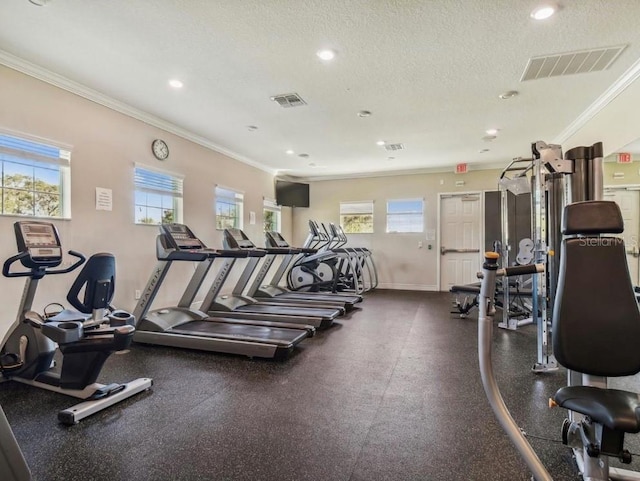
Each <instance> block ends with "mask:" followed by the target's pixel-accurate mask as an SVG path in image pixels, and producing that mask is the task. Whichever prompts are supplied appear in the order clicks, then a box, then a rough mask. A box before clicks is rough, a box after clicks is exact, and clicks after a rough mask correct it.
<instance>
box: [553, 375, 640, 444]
mask: <svg viewBox="0 0 640 481" xmlns="http://www.w3.org/2000/svg"><path fill="white" fill-rule="evenodd" d="M554 400H555V402H556V403H557V404H558V406H560V407H563V408H565V409H569V410H571V411H575V412H578V413H580V414H584V415H585V416H589V417H590V418H591V419H592V420H593V421H595V422H596V423H599V424H602V425H604V426H606V427H608V428H610V429H614V430H617V431H624V432H625V433H637V432H640V396H638V394H636V393H632V392H627V391H620V390H618V389H600V388H597V387H593V386H566V387H563V388H560V389H559V390H558V391H557V392H556V394H555V396H554Z"/></svg>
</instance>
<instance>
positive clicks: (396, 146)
mask: <svg viewBox="0 0 640 481" xmlns="http://www.w3.org/2000/svg"><path fill="white" fill-rule="evenodd" d="M384 148H385V149H387V150H391V151H393V150H403V149H404V145H402V144H385V146H384Z"/></svg>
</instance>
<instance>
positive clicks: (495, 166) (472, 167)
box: [278, 160, 509, 182]
mask: <svg viewBox="0 0 640 481" xmlns="http://www.w3.org/2000/svg"><path fill="white" fill-rule="evenodd" d="M508 164H509V160H505V161H504V162H487V163H474V164H468V166H469V170H468V172H478V171H481V170H502V169H504V168H505V167H506V166H507V165H508ZM421 174H455V165H450V166H446V165H444V166H438V167H426V168H421V169H406V170H384V171H377V172H354V173H351V174H336V175H311V176H295V175H291V174H285V175H280V176H278V178H287V179H290V180H293V181H304V182H321V181H323V180H347V179H366V178H372V177H398V176H402V175H421ZM459 175H460V176H461V177H460V179H462V178H463V176H464V174H459Z"/></svg>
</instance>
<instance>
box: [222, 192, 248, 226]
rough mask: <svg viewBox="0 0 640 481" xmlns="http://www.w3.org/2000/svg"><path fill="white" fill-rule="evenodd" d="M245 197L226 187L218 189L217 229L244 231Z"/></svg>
mask: <svg viewBox="0 0 640 481" xmlns="http://www.w3.org/2000/svg"><path fill="white" fill-rule="evenodd" d="M243 200H244V195H243V194H242V193H241V192H237V191H235V190H232V189H228V188H226V187H216V229H219V230H223V229H229V228H236V229H242V212H243Z"/></svg>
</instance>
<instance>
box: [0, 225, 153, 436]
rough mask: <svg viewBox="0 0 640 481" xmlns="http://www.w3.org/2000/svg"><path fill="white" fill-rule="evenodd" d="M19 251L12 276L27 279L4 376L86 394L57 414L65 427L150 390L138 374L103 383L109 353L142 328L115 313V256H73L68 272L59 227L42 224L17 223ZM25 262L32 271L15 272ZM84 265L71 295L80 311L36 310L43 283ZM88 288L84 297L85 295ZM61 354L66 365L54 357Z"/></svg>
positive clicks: (1, 354)
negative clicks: (126, 380)
mask: <svg viewBox="0 0 640 481" xmlns="http://www.w3.org/2000/svg"><path fill="white" fill-rule="evenodd" d="M14 229H15V235H16V243H17V246H18V251H19V253H18V254H17V255H15V256H13V257H10V258H9V259H7V260H6V261H5V263H4V265H3V269H2V274H3V275H4V276H5V277H27V281H26V284H25V288H24V291H23V294H22V298H21V301H20V306H19V308H18V315H17V317H16V320H15V322H14V324H13V325H12V326H11V328H10V329H9V331H8V332H7V334H6V335H5V339H3V341H2V344H1V345H2V350H1V351H0V373H1V374H2V376H3V377H4V378H5V380H14V381H18V382H21V383H24V384H29V385H31V386H35V387H39V388H43V389H47V390H50V391H55V392H58V393H60V394H66V395H68V396H72V397H76V398H80V399H83V400H84V402H82V403H80V404H77V405H75V406H73V407H71V408H68V409H65V410H63V411H60V412H59V413H58V420H59V421H60V422H62V423H63V424H67V425H71V424H76V423H77V422H79V421H80V420H81V419H84V418H85V417H87V416H90V415H92V414H94V413H96V412H98V411H101V410H102V409H105V408H107V407H109V406H111V405H113V404H115V403H118V402H120V401H122V400H124V399H126V398H129V397H131V396H133V395H135V394H137V393H139V392H142V391H145V390H147V389H149V388H150V387H151V385H152V380H151V379H149V378H139V379H136V380H135V381H131V382H129V383H125V384H115V383H114V384H109V385H103V384H98V383H96V380H97V378H98V375H99V374H100V371H101V369H102V366H103V365H104V363H105V361H106V360H107V358H108V357H109V356H110V355H111V354H112V353H113V352H116V351H122V350H125V349H127V348H128V347H129V346H130V344H131V341H132V338H133V333H134V331H135V328H134V327H133V325H134V319H133V316H132V315H131V314H129V313H128V312H125V311H118V310H111V311H110V312H109V314H108V315H107V316H106V317H105V314H106V313H107V311H108V310H109V304H110V302H111V300H112V298H113V295H114V291H115V259H114V257H113V255H111V254H105V253H101V254H95V255H93V256H92V257H91V258H90V259H89V260H88V261H87V262H86V264H85V257H84V256H83V255H82V254H80V253H78V252H75V251H69V254H70V255H72V256H74V257H76V258H77V261H76V262H75V263H74V264H73V265H71V266H69V267H67V268H64V269H56V267H58V266H60V264H61V263H62V246H61V243H60V238H59V236H58V232H57V230H56V228H55V226H54V225H53V224H51V223H49V222H42V221H20V222H16V223H15V224H14ZM17 262H20V263H21V264H22V266H24V267H25V268H27V269H28V270H27V271H25V270H21V271H12V266H13V265H14V264H16V263H17ZM82 264H85V265H84V268H83V269H82V270H81V271H80V273H79V275H78V277H77V279H76V280H75V282H74V283H73V285H72V286H71V289H70V291H69V294H68V295H67V300H68V301H69V303H70V304H71V305H72V306H73V307H75V309H77V310H70V309H64V310H63V311H61V312H59V313H56V314H55V315H53V314H52V315H48V314H46V313H45V314H44V315H43V316H41V315H39V314H38V313H36V312H33V311H32V306H33V300H34V298H35V294H36V290H37V287H38V283H39V281H40V280H41V279H42V278H43V277H45V276H48V275H58V274H66V273H68V272H71V271H73V270H75V269H77V268H78V267H80V265H82ZM81 291H83V292H84V296H83V299H80V297H79V296H80V292H81ZM57 350H58V351H59V352H60V354H61V356H62V361H61V362H60V366H59V369H58V366H56V360H55V359H54V357H55V355H56V351H57Z"/></svg>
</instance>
